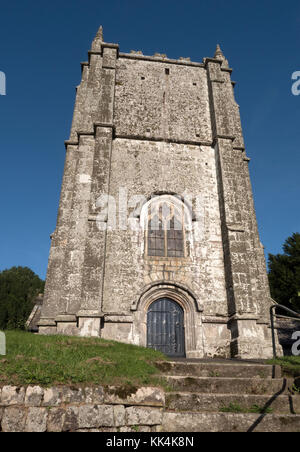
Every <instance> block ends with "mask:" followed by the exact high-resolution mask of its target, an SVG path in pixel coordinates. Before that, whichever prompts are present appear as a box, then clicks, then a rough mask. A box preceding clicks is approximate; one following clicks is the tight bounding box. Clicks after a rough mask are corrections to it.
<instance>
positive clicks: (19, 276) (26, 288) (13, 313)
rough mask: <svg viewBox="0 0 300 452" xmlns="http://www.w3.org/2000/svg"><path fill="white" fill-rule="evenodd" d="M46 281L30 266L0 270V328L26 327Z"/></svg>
mask: <svg viewBox="0 0 300 452" xmlns="http://www.w3.org/2000/svg"><path fill="white" fill-rule="evenodd" d="M44 285H45V283H44V281H42V280H41V279H40V278H39V277H38V275H36V274H35V273H34V272H33V271H32V270H30V268H28V267H12V268H10V269H8V270H3V271H2V272H0V329H1V330H5V329H16V328H18V329H24V328H25V322H26V320H27V319H28V317H29V315H30V312H31V311H32V308H33V305H34V299H35V298H36V296H37V295H38V294H39V293H41V292H43V291H44Z"/></svg>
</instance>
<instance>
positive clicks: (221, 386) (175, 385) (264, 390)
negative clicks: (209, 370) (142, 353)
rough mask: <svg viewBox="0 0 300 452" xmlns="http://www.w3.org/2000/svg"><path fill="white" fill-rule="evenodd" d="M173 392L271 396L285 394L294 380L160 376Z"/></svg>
mask: <svg viewBox="0 0 300 452" xmlns="http://www.w3.org/2000/svg"><path fill="white" fill-rule="evenodd" d="M160 378H163V380H165V381H166V383H167V384H168V386H169V387H170V388H171V389H172V392H174V391H179V392H200V393H205V394H256V395H257V394H270V395H274V394H275V393H284V392H285V391H287V390H288V387H290V388H291V387H292V386H293V380H287V379H285V378H284V379H282V378H276V379H275V378H274V379H262V378H224V377H208V378H207V377H182V376H163V377H162V376H160Z"/></svg>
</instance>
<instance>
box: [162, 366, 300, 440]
mask: <svg viewBox="0 0 300 452" xmlns="http://www.w3.org/2000/svg"><path fill="white" fill-rule="evenodd" d="M157 368H158V369H159V370H160V371H161V373H162V374H163V378H164V379H165V380H166V382H167V384H168V387H169V389H170V392H167V393H166V405H165V412H164V416H163V423H162V426H161V431H163V432H252V431H254V432H300V394H299V393H297V392H296V393H295V391H294V390H293V384H294V380H293V378H285V377H283V376H282V374H281V368H280V367H279V366H272V365H268V364H264V363H256V362H248V361H247V362H245V361H237V360H223V361H215V360H177V361H171V362H170V361H169V362H160V363H157Z"/></svg>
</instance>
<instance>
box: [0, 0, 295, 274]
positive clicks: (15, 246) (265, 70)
mask: <svg viewBox="0 0 300 452" xmlns="http://www.w3.org/2000/svg"><path fill="white" fill-rule="evenodd" d="M100 24H102V25H103V27H104V38H105V41H107V42H116V43H119V45H120V49H121V51H123V52H129V51H130V50H131V49H135V50H142V51H143V53H144V54H146V55H153V54H154V53H155V52H160V53H166V54H167V55H168V57H171V58H178V57H180V56H189V57H191V59H192V60H193V61H202V58H203V57H206V56H213V54H214V51H215V47H216V44H217V43H220V45H221V47H222V49H223V52H224V54H225V56H226V57H227V59H228V60H229V63H230V66H231V67H233V69H234V72H233V75H232V79H233V80H234V81H236V82H237V85H236V88H235V92H236V99H237V102H238V103H239V105H240V111H241V117H242V126H243V131H244V137H245V143H246V149H247V153H248V155H249V157H251V162H250V171H251V178H252V185H253V191H254V200H255V206H256V212H257V218H258V224H259V231H260V236H261V240H262V242H263V244H264V245H265V248H266V253H278V252H281V247H282V244H283V242H284V240H285V239H286V238H287V237H288V236H289V235H291V234H292V233H293V232H296V231H298V232H300V226H299V225H300V210H299V195H300V189H299V185H300V184H299V166H300V165H299V164H300V154H299V135H300V127H299V113H300V96H293V95H292V93H291V86H292V80H291V76H292V73H293V72H294V71H300V52H299V48H300V33H299V30H300V2H299V1H294V0H289V2H282V1H275V0H273V1H264V0H260V1H257V0H252V1H251V2H250V1H249V2H241V1H240V0H239V1H233V0H227V1H221V0H210V1H203V0H202V1H201V0H197V1H194V0H187V1H186V2H182V1H177V0H173V1H169V0H161V1H157V0H153V1H151V2H150V1H144V0H139V1H136V0H130V1H127V0H122V1H121V0H118V1H117V0H110V1H108V0H103V1H99V0H98V1H95V0H85V1H83V0H81V1H79V0H74V1H69V0H64V1H57V0H52V1H51V2H46V1H43V0H42V1H33V0H28V1H26V0H22V1H14V0H12V1H10V2H1V4H0V71H2V72H4V73H5V74H6V80H7V94H6V96H0V152H1V162H0V196H1V221H0V270H2V269H4V268H9V267H11V266H13V265H26V266H28V267H30V268H32V269H33V270H34V271H35V272H36V273H37V274H39V275H40V276H41V277H42V278H44V277H45V274H46V269H47V260H48V254H49V247H50V240H49V235H50V233H51V232H53V230H54V229H55V224H56V214H57V207H58V201H59V193H60V185H61V179H62V173H63V164H64V157H65V150H64V140H65V139H67V138H68V135H69V130H70V125H71V120H72V113H73V106H74V99H75V87H76V86H77V85H78V84H79V82H80V64H79V63H80V62H81V61H86V60H87V51H88V50H89V49H90V45H91V41H92V39H93V37H94V35H95V34H96V32H97V29H98V27H99V25H100Z"/></svg>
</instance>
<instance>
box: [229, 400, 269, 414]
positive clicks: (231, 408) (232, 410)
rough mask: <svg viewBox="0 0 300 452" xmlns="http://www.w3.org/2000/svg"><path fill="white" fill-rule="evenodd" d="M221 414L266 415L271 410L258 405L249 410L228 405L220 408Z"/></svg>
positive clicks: (237, 405)
mask: <svg viewBox="0 0 300 452" xmlns="http://www.w3.org/2000/svg"><path fill="white" fill-rule="evenodd" d="M220 412H221V413H259V414H266V413H272V408H270V407H268V408H265V409H264V408H263V407H261V406H259V405H252V406H251V407H250V408H246V407H242V406H241V405H240V404H238V403H234V402H233V403H232V402H231V403H229V405H226V406H223V407H222V408H220Z"/></svg>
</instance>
